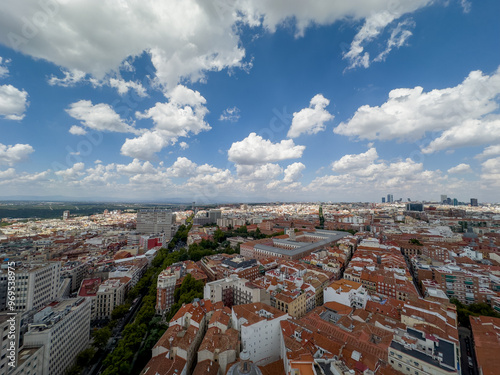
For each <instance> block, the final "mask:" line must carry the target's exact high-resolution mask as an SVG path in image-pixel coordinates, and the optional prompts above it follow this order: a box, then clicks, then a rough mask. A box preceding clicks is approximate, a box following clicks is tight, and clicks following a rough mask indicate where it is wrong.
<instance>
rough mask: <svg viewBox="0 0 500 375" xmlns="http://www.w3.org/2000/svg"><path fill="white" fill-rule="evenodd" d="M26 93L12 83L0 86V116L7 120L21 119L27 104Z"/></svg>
mask: <svg viewBox="0 0 500 375" xmlns="http://www.w3.org/2000/svg"><path fill="white" fill-rule="evenodd" d="M27 98H28V93H27V92H26V91H24V90H19V89H17V88H15V87H14V86H12V85H2V86H0V116H2V117H3V118H5V119H7V120H22V119H23V118H24V116H25V114H24V112H25V111H26V107H27V106H28V105H29V103H28V101H27Z"/></svg>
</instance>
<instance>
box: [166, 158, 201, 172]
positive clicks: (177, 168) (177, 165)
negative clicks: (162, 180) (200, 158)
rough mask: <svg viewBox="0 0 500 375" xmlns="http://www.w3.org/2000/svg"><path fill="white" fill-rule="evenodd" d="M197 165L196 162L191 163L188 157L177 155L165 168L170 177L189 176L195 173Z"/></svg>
mask: <svg viewBox="0 0 500 375" xmlns="http://www.w3.org/2000/svg"><path fill="white" fill-rule="evenodd" d="M197 167H198V166H197V165H196V163H193V162H192V161H191V160H189V159H188V158H185V157H179V158H177V160H176V161H175V162H174V164H172V165H171V166H170V167H169V168H168V169H167V174H168V175H169V176H172V177H191V176H194V175H195V174H196V168H197Z"/></svg>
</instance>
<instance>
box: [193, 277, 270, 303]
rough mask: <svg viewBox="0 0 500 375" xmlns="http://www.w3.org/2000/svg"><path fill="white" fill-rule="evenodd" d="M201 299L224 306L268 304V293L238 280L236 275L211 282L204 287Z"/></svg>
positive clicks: (246, 281)
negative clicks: (220, 302) (255, 303)
mask: <svg viewBox="0 0 500 375" xmlns="http://www.w3.org/2000/svg"><path fill="white" fill-rule="evenodd" d="M203 297H204V298H205V299H209V300H211V301H212V302H213V303H216V302H219V301H222V302H223V303H224V306H228V307H231V306H233V305H241V304H246V303H254V302H263V303H267V304H270V303H271V301H270V294H269V292H268V291H267V290H266V289H264V288H262V287H260V286H257V285H256V284H254V283H252V282H250V281H248V280H246V279H240V278H239V277H238V276H237V275H234V274H233V275H231V276H230V277H228V278H225V279H221V280H216V281H212V282H210V283H207V284H206V285H205V288H204V291H203Z"/></svg>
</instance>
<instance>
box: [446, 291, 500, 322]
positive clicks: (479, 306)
mask: <svg viewBox="0 0 500 375" xmlns="http://www.w3.org/2000/svg"><path fill="white" fill-rule="evenodd" d="M450 302H452V303H453V304H454V305H455V306H456V307H457V314H458V324H459V325H460V326H462V327H468V328H470V320H469V316H480V315H482V316H492V317H495V318H500V314H499V313H497V312H496V311H495V310H493V308H492V307H491V306H490V305H488V304H487V303H472V304H470V305H464V304H463V303H462V302H460V301H459V300H458V299H456V298H452V299H451V300H450Z"/></svg>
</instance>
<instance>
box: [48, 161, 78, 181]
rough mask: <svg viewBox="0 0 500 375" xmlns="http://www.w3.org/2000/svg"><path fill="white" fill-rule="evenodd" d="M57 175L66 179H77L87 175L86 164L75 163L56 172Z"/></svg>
mask: <svg viewBox="0 0 500 375" xmlns="http://www.w3.org/2000/svg"><path fill="white" fill-rule="evenodd" d="M54 174H55V175H56V176H59V177H61V178H63V179H64V180H65V181H72V180H77V179H78V178H80V177H82V176H84V175H85V164H84V163H81V162H80V163H75V164H73V166H72V167H70V168H67V169H64V170H61V171H56V172H54Z"/></svg>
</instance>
